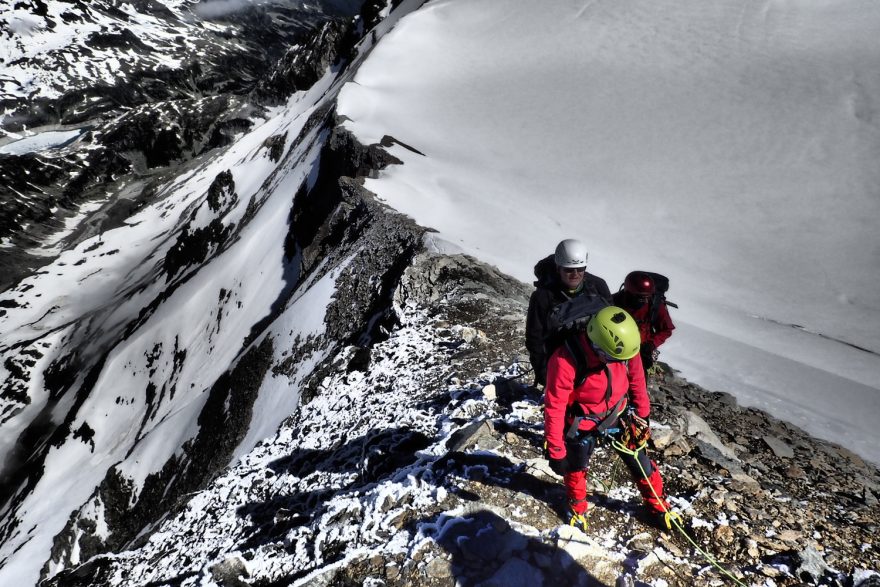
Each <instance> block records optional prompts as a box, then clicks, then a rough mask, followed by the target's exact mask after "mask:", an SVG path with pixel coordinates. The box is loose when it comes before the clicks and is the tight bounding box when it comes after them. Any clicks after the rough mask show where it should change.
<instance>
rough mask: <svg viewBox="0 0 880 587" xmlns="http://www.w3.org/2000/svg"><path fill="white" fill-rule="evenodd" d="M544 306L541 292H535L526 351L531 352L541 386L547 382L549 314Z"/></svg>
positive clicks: (531, 361)
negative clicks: (545, 343) (546, 341)
mask: <svg viewBox="0 0 880 587" xmlns="http://www.w3.org/2000/svg"><path fill="white" fill-rule="evenodd" d="M543 306H544V304H542V303H541V293H540V291H539V290H535V291H533V292H532V296H531V297H530V298H529V309H528V312H527V314H526V349H528V351H529V363H531V364H532V369H534V370H535V382H536V383H541V384H544V383H545V382H546V381H547V354H546V350H545V349H544V337H545V335H546V333H547V324H546V320H547V316H546V313H547V312H546V309H544V307H543Z"/></svg>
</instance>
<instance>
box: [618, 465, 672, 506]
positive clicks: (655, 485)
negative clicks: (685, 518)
mask: <svg viewBox="0 0 880 587" xmlns="http://www.w3.org/2000/svg"><path fill="white" fill-rule="evenodd" d="M617 454H618V455H620V458H621V459H623V462H624V464H625V465H626V468H627V469H629V472H630V475H632V478H633V481H635V483H636V487H638V489H639V493H641V494H642V499H643V500H644V502H645V505H646V506H647V507H648V509H650V510H652V511H655V512H659V513H665V512H667V511H668V510H669V503H668V502H667V501H666V496H665V495H664V494H663V478H662V477H661V476H660V471H659V470H658V469H657V464H656V463H655V462H654V461H652V460H651V459H650V458H648V455H647V452H646V451H644V450H640V451H638V452H637V453H636V455H637V456H633V455H629V454H625V453H620V452H618V453H617Z"/></svg>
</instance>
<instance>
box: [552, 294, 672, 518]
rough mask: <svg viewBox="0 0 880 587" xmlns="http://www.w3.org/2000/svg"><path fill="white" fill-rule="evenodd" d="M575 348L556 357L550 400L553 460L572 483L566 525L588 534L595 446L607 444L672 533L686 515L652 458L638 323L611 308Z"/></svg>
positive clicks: (566, 348)
mask: <svg viewBox="0 0 880 587" xmlns="http://www.w3.org/2000/svg"><path fill="white" fill-rule="evenodd" d="M575 342H576V345H575V346H572V345H569V344H566V345H563V346H561V347H559V348H558V349H557V350H556V351H555V352H554V353H553V355H552V356H551V357H550V361H549V362H548V364H547V387H546V393H545V397H544V440H545V442H546V447H547V448H546V455H547V459H548V460H549V464H550V468H551V469H553V471H554V472H555V473H557V474H559V475H562V477H563V480H564V483H565V489H566V493H567V495H568V509H567V510H566V513H565V515H564V519H565V521H566V522H567V523H568V524H570V525H571V526H575V527H577V528H579V529H581V530H583V531H586V529H587V520H586V513H587V469H588V467H589V463H590V457H591V456H592V453H593V449H594V447H595V446H596V443H597V442H600V441H601V442H605V441H608V442H610V443H611V446H612V447H613V448H614V450H615V452H617V453H618V455H619V456H620V458H621V459H622V460H623V462H624V464H625V465H626V467H627V469H629V472H630V474H631V476H632V478H633V480H634V481H635V483H636V487H637V488H638V490H639V493H641V495H642V499H643V501H644V504H645V507H646V509H647V512H646V513H647V515H648V517H649V521H650V522H651V523H652V524H655V525H657V526H659V527H660V528H662V529H665V530H668V529H671V527H672V525H673V523H676V522H677V523H679V524H680V523H681V516H680V515H679V514H677V513H675V512H672V511H671V510H670V508H669V503H668V502H667V501H666V498H665V496H664V494H663V479H662V478H661V477H660V471H659V470H658V469H657V465H656V463H654V461H652V460H651V459H650V458H648V455H647V449H646V443H647V440H648V438H649V437H650V425H649V422H648V417H649V415H650V413H651V402H650V399H649V398H648V389H647V386H646V385H645V374H644V371H643V370H642V361H641V357H640V356H639V346H640V339H639V331H638V327H637V326H636V323H635V321H634V320H633V319H632V316H630V315H629V314H627V313H626V311H625V310H623V309H621V308H618V307H615V306H608V307H606V308H603V309H602V310H600V311H599V312H598V313H597V314H596V315H595V316H593V317H592V318H591V319H590V321H589V323H588V324H587V327H586V332H584V331H581V332H580V333H579V334H578V336H577V339H576V341H575ZM574 353H579V354H581V355H582V358H581V359H579V358H577V357H576V356H574Z"/></svg>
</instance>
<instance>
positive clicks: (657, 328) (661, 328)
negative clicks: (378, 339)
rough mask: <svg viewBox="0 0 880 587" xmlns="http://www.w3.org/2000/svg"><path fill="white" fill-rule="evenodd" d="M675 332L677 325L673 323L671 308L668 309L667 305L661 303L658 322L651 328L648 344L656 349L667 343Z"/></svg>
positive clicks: (658, 310)
mask: <svg viewBox="0 0 880 587" xmlns="http://www.w3.org/2000/svg"><path fill="white" fill-rule="evenodd" d="M673 330H675V324H673V323H672V316H670V315H669V308H667V307H666V304H664V303H660V306H659V307H658V308H657V321H656V324H654V325H653V327H652V328H651V333H650V334H649V335H648V341H647V342H650V343H651V344H652V345H654V348H657V347H658V346H660V345H661V344H663V343H664V342H666V339H667V338H669V337H670V336H672V331H673Z"/></svg>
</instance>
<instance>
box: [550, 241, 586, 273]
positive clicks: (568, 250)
mask: <svg viewBox="0 0 880 587" xmlns="http://www.w3.org/2000/svg"><path fill="white" fill-rule="evenodd" d="M554 260H555V261H556V266H557V267H586V266H587V245H585V244H584V243H582V242H581V241H579V240H577V239H573V238H567V239H565V240H564V241H562V242H561V243H559V244H558V245H556V254H555V255H554Z"/></svg>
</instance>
